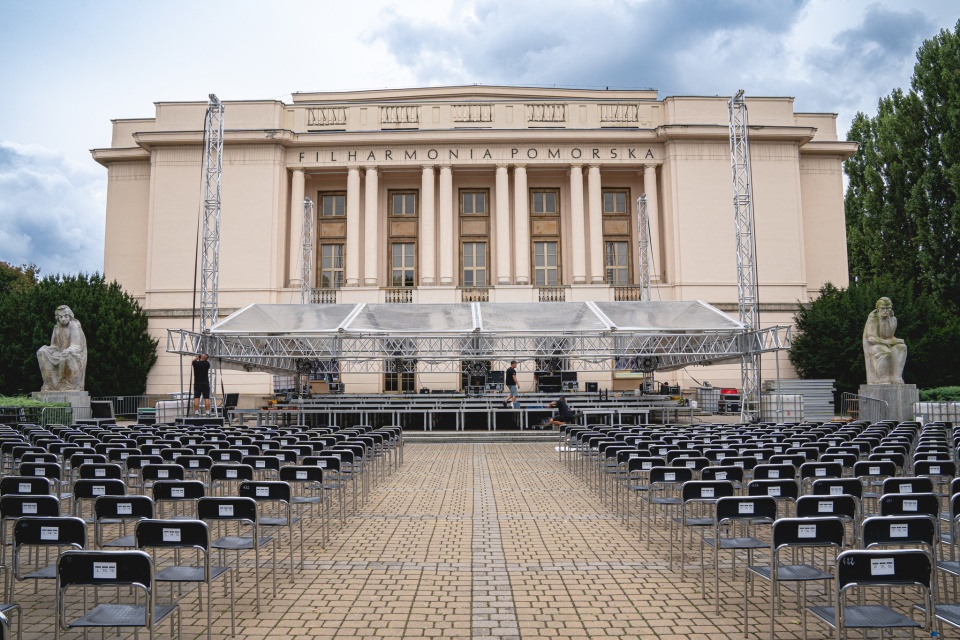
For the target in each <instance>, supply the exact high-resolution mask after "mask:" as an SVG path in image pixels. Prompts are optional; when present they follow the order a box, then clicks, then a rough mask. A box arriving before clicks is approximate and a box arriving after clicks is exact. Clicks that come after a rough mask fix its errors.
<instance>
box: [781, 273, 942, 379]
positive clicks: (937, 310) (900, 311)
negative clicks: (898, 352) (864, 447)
mask: <svg viewBox="0 0 960 640" xmlns="http://www.w3.org/2000/svg"><path fill="white" fill-rule="evenodd" d="M883 296H886V297H888V298H890V299H891V300H892V301H893V308H894V313H895V314H896V316H897V337H898V338H902V339H903V340H904V341H906V343H907V349H908V352H907V364H906V367H905V368H904V372H903V378H904V381H905V382H907V383H910V384H916V385H917V386H918V387H921V388H927V387H939V386H947V385H949V384H956V382H957V381H960V361H958V359H957V358H956V354H957V353H960V319H958V318H957V317H956V316H955V315H954V314H953V313H952V312H949V311H946V310H944V309H943V308H942V307H941V306H940V305H938V304H937V302H936V300H935V299H934V298H933V297H932V296H930V295H928V294H924V293H915V292H914V288H913V285H912V284H910V283H904V282H900V281H897V280H894V279H892V278H889V277H884V278H878V279H876V280H873V281H870V282H854V283H853V284H851V285H850V288H849V289H838V288H837V287H835V286H833V285H832V284H830V283H827V284H825V285H824V286H823V287H822V288H821V289H820V296H819V297H818V298H817V299H816V300H815V301H814V302H813V303H812V304H811V305H810V306H808V307H804V306H801V307H800V309H799V311H797V314H796V316H795V317H794V322H795V323H796V326H797V333H796V335H795V336H794V340H793V347H792V348H791V350H790V362H791V363H793V366H794V368H795V369H796V370H797V373H799V374H800V377H802V378H833V379H835V380H836V381H837V388H838V389H840V390H842V391H851V390H855V389H857V388H858V387H859V386H860V385H861V384H864V383H865V382H866V381H867V372H866V365H865V362H864V356H863V326H864V324H865V323H866V321H867V315H868V314H869V313H870V312H871V311H872V310H873V309H874V305H875V304H876V302H877V299H878V298H881V297H883Z"/></svg>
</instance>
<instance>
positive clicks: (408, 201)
mask: <svg viewBox="0 0 960 640" xmlns="http://www.w3.org/2000/svg"><path fill="white" fill-rule="evenodd" d="M403 212H404V213H405V214H407V215H411V216H412V215H413V214H414V206H413V194H412V193H408V194H407V195H405V196H404V204H403Z"/></svg>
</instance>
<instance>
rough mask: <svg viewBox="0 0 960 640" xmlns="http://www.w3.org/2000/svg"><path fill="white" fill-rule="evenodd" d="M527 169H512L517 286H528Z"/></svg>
mask: <svg viewBox="0 0 960 640" xmlns="http://www.w3.org/2000/svg"><path fill="white" fill-rule="evenodd" d="M529 197H530V196H529V195H528V194H527V167H526V166H524V165H522V164H518V165H515V166H514V167H513V249H514V269H516V274H517V279H516V283H517V284H530V210H529V206H528V203H529Z"/></svg>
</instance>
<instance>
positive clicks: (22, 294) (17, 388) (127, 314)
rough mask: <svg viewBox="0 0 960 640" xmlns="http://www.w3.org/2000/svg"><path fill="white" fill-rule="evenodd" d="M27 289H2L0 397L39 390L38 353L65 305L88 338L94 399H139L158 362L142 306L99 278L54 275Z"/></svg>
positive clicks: (31, 276) (89, 377) (89, 388)
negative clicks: (103, 397)
mask: <svg viewBox="0 0 960 640" xmlns="http://www.w3.org/2000/svg"><path fill="white" fill-rule="evenodd" d="M25 275H26V276H27V277H28V278H29V279H31V280H33V283H32V284H31V285H29V286H21V287H19V288H12V289H10V290H7V291H3V290H2V289H0V393H3V394H5V395H11V394H16V393H29V392H30V391H38V390H39V389H40V387H41V385H42V383H43V381H42V378H41V376H40V366H39V364H38V363H37V357H36V352H37V349H39V348H40V347H41V346H43V345H45V344H49V342H50V334H51V332H52V329H53V322H54V311H55V310H56V308H57V306H59V305H61V304H65V305H68V306H69V307H70V308H71V309H72V310H73V312H74V314H75V315H76V317H77V319H78V320H79V321H80V323H81V325H82V326H83V331H84V334H85V335H86V338H87V351H88V358H87V374H86V388H87V391H89V392H90V394H91V395H92V396H114V395H140V394H142V393H143V392H144V391H145V390H146V386H147V375H148V373H149V372H150V368H151V367H153V365H154V363H155V362H156V361H157V351H156V350H157V343H158V341H157V340H156V339H155V338H152V337H150V335H149V333H147V318H146V316H145V315H144V313H143V310H142V309H141V308H140V305H139V304H138V303H137V301H136V300H134V299H133V298H132V297H130V296H129V295H128V294H127V293H125V292H124V291H123V289H122V288H121V287H120V285H119V284H118V283H117V282H112V283H107V282H106V281H105V280H104V279H103V276H101V275H99V274H93V275H87V274H83V273H81V274H78V275H75V276H73V275H69V276H67V275H63V276H61V275H56V276H47V277H45V278H43V279H42V280H36V279H35V271H33V272H31V273H30V274H25Z"/></svg>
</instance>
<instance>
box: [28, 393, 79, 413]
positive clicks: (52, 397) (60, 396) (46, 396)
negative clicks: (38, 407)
mask: <svg viewBox="0 0 960 640" xmlns="http://www.w3.org/2000/svg"><path fill="white" fill-rule="evenodd" d="M30 396H31V397H32V398H34V399H35V400H41V401H43V402H68V403H70V406H71V407H73V410H74V411H73V413H74V417H75V418H89V417H90V394H89V393H88V392H86V391H34V392H33V393H31V394H30ZM77 409H79V411H77Z"/></svg>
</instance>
